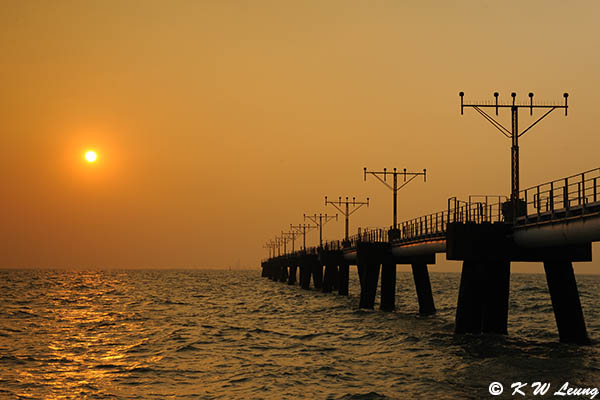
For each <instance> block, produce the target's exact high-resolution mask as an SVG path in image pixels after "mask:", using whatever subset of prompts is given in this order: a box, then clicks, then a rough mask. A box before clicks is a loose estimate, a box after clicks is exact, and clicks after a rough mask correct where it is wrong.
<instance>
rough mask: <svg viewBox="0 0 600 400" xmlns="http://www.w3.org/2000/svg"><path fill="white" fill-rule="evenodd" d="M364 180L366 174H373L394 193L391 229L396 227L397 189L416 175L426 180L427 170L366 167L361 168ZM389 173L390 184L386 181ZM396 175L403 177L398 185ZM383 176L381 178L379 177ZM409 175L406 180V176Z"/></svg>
mask: <svg viewBox="0 0 600 400" xmlns="http://www.w3.org/2000/svg"><path fill="white" fill-rule="evenodd" d="M363 171H364V178H365V181H366V180H367V175H368V174H370V175H373V176H374V177H375V178H377V179H378V180H379V181H380V182H381V183H383V184H384V185H385V186H387V187H388V188H389V189H390V190H391V191H392V193H393V195H394V201H393V207H394V224H393V229H398V190H400V189H402V188H403V187H404V186H406V185H408V184H409V183H410V182H411V181H412V180H413V179H415V178H416V177H417V176H423V182H426V181H427V170H426V169H423V172H406V168H404V169H403V170H402V171H401V172H398V171H397V170H396V168H394V169H393V170H392V171H388V170H387V168H384V169H383V171H367V167H365V168H363ZM388 175H391V176H392V178H393V180H392V181H393V183H392V184H391V185H390V184H389V183H387V180H386V178H387V176H388ZM398 175H401V176H403V177H404V181H403V183H402V184H401V185H400V186H398ZM382 176H383V178H381V177H382ZM407 176H408V177H409V178H408V180H406V177H407Z"/></svg>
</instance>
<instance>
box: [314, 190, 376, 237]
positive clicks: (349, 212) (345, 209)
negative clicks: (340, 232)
mask: <svg viewBox="0 0 600 400" xmlns="http://www.w3.org/2000/svg"><path fill="white" fill-rule="evenodd" d="M328 204H331V205H332V206H334V207H335V208H336V209H337V210H338V211H339V212H341V213H342V215H343V216H344V217H346V236H345V240H348V237H349V236H348V225H349V218H350V216H351V215H352V214H354V213H355V212H356V211H358V210H359V209H360V208H361V207H362V206H367V207H368V206H369V198H368V197H367V201H356V198H355V197H353V198H352V200H348V197H346V200H342V198H341V197H338V201H329V200H327V196H325V205H328ZM342 206H344V207H342ZM350 206H352V209H350Z"/></svg>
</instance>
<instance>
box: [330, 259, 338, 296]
mask: <svg viewBox="0 0 600 400" xmlns="http://www.w3.org/2000/svg"><path fill="white" fill-rule="evenodd" d="M331 274H332V275H333V276H332V284H331V289H332V291H333V290H338V287H339V284H340V277H339V275H340V273H339V271H338V266H337V264H335V263H334V264H332V265H331Z"/></svg>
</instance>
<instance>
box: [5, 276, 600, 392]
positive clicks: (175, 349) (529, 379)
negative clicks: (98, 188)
mask: <svg viewBox="0 0 600 400" xmlns="http://www.w3.org/2000/svg"><path fill="white" fill-rule="evenodd" d="M432 270H434V269H433V268H432ZM350 272H351V279H350V294H349V296H339V295H336V294H325V293H321V292H319V291H316V290H302V289H301V288H300V287H298V286H297V285H295V286H289V285H287V284H285V283H279V282H273V281H271V280H269V279H267V278H261V277H260V271H258V270H233V271H229V270H227V271H212V270H89V271H81V270H0V399H487V398H506V399H522V398H557V399H558V398H560V399H572V398H583V399H590V398H600V394H598V395H597V396H596V395H595V394H594V393H596V394H597V390H598V388H600V299H599V298H598V297H599V296H600V276H593V275H591V276H585V275H577V283H578V287H579V292H580V296H581V302H582V305H583V311H584V315H585V318H586V324H587V330H588V334H589V336H590V338H591V339H592V343H591V345H586V346H577V345H570V344H560V343H559V341H558V334H557V329H556V323H555V320H554V314H553V312H552V305H551V303H550V297H549V294H548V289H547V285H546V281H545V277H544V275H541V274H512V277H511V293H510V310H509V334H508V335H506V336H502V335H455V334H453V325H454V316H455V307H456V300H457V295H458V286H459V281H460V274H458V273H441V272H431V273H430V277H431V285H432V289H433V295H434V299H435V302H436V307H437V310H438V312H437V314H435V315H433V316H428V317H420V316H419V315H418V308H417V298H416V294H415V287H414V283H413V281H412V275H411V273H410V272H401V271H399V272H398V277H397V280H398V282H397V293H396V307H397V309H396V311H394V312H383V311H380V310H378V304H376V308H375V310H360V309H359V308H358V300H359V293H360V291H359V285H358V276H357V273H356V269H355V268H354V267H352V268H351V271H350ZM519 385H521V386H519ZM523 385H524V386H523ZM565 385H566V386H565ZM515 388H516V389H517V391H516V392H515ZM544 388H545V389H546V391H545V392H544V393H542V391H541V390H540V389H544ZM536 389H537V390H538V391H537V392H535V390H536ZM594 389H596V392H594ZM561 390H562V391H561ZM492 392H493V393H492ZM519 392H520V393H519ZM557 392H558V394H556V393H557ZM521 393H523V395H522V394H521ZM561 393H562V395H561Z"/></svg>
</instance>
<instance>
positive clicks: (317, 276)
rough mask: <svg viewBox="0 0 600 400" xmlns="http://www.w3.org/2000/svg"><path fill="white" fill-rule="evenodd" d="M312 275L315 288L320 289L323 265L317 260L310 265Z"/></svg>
mask: <svg viewBox="0 0 600 400" xmlns="http://www.w3.org/2000/svg"><path fill="white" fill-rule="evenodd" d="M312 276H313V283H314V285H315V289H321V288H322V287H323V266H322V265H321V263H320V262H319V261H316V262H315V263H314V264H313V265H312Z"/></svg>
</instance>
